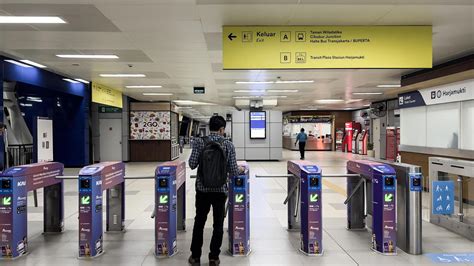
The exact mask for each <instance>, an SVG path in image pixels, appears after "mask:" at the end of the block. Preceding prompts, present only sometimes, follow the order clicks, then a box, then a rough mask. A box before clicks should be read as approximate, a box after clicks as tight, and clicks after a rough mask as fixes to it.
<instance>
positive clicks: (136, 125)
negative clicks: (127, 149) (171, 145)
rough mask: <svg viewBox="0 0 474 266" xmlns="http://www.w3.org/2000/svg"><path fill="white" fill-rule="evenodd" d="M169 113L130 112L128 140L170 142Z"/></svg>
mask: <svg viewBox="0 0 474 266" xmlns="http://www.w3.org/2000/svg"><path fill="white" fill-rule="evenodd" d="M170 120H171V118H170V112H157V111H131V112H130V139H132V140H170V139H171V132H170V131H171V127H170Z"/></svg>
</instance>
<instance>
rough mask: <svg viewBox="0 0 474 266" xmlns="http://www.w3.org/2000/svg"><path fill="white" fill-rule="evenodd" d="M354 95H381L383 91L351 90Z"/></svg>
mask: <svg viewBox="0 0 474 266" xmlns="http://www.w3.org/2000/svg"><path fill="white" fill-rule="evenodd" d="M352 94H354V95H381V94H383V92H353V93H352Z"/></svg>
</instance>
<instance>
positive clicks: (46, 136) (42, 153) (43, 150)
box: [36, 117, 54, 162]
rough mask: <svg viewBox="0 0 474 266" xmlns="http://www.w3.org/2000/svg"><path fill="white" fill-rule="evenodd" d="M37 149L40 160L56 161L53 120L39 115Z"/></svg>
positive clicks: (37, 121)
mask: <svg viewBox="0 0 474 266" xmlns="http://www.w3.org/2000/svg"><path fill="white" fill-rule="evenodd" d="M36 130H37V132H36V149H37V156H38V157H37V160H38V162H52V161H54V154H53V150H54V149H53V120H51V119H48V118H43V117H38V118H37V120H36Z"/></svg>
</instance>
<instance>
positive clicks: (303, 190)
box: [285, 161, 323, 256]
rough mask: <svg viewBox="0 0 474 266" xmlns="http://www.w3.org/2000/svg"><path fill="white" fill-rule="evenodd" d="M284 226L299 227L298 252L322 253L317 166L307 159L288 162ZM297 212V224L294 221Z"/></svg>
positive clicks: (319, 171) (321, 222) (319, 173)
mask: <svg viewBox="0 0 474 266" xmlns="http://www.w3.org/2000/svg"><path fill="white" fill-rule="evenodd" d="M288 174H291V175H292V177H290V176H288V197H287V199H286V200H285V203H287V204H288V229H289V230H292V229H297V228H299V229H300V232H301V234H300V237H301V241H300V242H301V248H300V251H301V252H303V253H304V254H306V255H309V256H317V255H322V254H323V242H322V237H323V232H322V231H323V219H322V213H323V210H322V207H323V204H322V193H321V186H322V179H321V174H322V172H321V168H319V167H318V166H317V165H315V164H313V163H311V162H308V161H288ZM298 214H299V216H300V221H301V222H300V223H298V222H297V218H298Z"/></svg>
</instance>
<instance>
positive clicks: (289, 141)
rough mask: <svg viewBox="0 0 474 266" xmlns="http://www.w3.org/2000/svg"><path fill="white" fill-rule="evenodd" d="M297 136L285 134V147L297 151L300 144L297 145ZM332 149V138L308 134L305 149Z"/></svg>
mask: <svg viewBox="0 0 474 266" xmlns="http://www.w3.org/2000/svg"><path fill="white" fill-rule="evenodd" d="M295 142H296V136H295V137H290V136H283V148H285V149H288V150H293V151H297V150H298V145H297V146H295ZM331 150H332V139H330V138H324V139H318V138H315V137H310V136H308V140H307V141H306V146H305V151H331Z"/></svg>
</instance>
